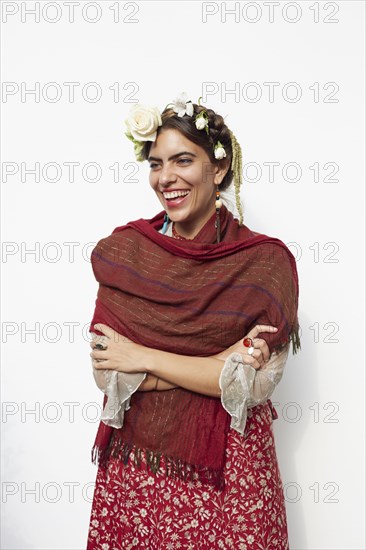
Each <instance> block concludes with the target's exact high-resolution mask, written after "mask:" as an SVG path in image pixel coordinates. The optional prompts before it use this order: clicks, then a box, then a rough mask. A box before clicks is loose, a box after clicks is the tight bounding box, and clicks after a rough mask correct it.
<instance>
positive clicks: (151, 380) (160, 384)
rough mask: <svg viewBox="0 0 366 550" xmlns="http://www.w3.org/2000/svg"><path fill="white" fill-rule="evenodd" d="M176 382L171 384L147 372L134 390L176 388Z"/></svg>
mask: <svg viewBox="0 0 366 550" xmlns="http://www.w3.org/2000/svg"><path fill="white" fill-rule="evenodd" d="M176 387H177V385H176V384H171V383H170V382H167V381H166V380H163V379H162V378H158V377H157V376H154V375H153V374H148V375H147V376H146V378H145V380H144V381H143V382H142V383H141V384H140V385H139V387H138V388H137V390H136V391H153V390H156V391H166V390H172V389H174V388H176Z"/></svg>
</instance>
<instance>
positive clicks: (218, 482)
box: [91, 433, 225, 491]
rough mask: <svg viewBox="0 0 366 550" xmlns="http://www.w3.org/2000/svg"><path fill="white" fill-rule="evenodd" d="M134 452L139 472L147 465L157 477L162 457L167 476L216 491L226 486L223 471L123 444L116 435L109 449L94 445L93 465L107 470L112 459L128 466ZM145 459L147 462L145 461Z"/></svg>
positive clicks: (149, 470)
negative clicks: (193, 482) (209, 486)
mask: <svg viewBox="0 0 366 550" xmlns="http://www.w3.org/2000/svg"><path fill="white" fill-rule="evenodd" d="M132 451H133V464H134V466H135V467H136V468H138V469H139V470H141V469H142V467H143V464H144V463H145V464H146V469H147V471H148V472H150V473H151V474H153V475H156V474H157V472H158V471H159V469H160V467H162V460H161V459H162V457H164V463H165V475H166V477H170V478H173V479H177V478H178V479H181V480H182V481H193V480H197V479H198V480H199V481H201V482H202V483H207V484H210V485H213V486H214V487H215V488H216V489H218V490H220V491H222V490H223V489H224V486H225V481H224V473H223V470H212V469H210V468H207V467H206V466H200V465H197V464H189V463H187V462H184V461H183V460H181V459H179V458H172V457H170V456H166V455H165V454H163V453H161V452H158V451H152V450H149V449H141V448H139V447H136V446H134V445H131V444H129V443H126V442H123V441H122V439H121V438H120V437H118V436H116V434H115V433H114V434H113V436H112V438H111V441H110V444H109V445H108V447H107V448H104V449H103V448H102V447H100V446H98V445H94V447H93V448H92V451H91V455H92V463H93V464H96V465H98V467H100V468H103V469H106V468H107V467H108V461H109V459H110V458H115V459H118V460H120V461H121V462H122V463H123V464H124V466H126V465H127V463H128V460H129V457H130V454H131V452H132ZM143 458H145V460H143Z"/></svg>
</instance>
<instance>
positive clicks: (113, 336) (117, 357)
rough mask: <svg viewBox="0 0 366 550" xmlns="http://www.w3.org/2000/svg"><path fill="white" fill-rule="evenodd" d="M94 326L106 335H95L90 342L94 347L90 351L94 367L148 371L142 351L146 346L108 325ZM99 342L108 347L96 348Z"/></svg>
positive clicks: (130, 371)
mask: <svg viewBox="0 0 366 550" xmlns="http://www.w3.org/2000/svg"><path fill="white" fill-rule="evenodd" d="M94 328H96V329H97V330H99V332H102V333H103V334H104V336H99V335H98V336H94V338H93V339H92V340H91V342H90V347H91V348H93V351H92V352H91V353H90V357H91V358H92V364H93V367H95V368H96V369H112V370H116V371H119V372H126V373H133V372H135V373H136V372H146V368H145V366H144V355H143V353H142V351H143V349H144V346H141V345H140V344H136V343H135V342H133V341H132V340H130V339H129V338H127V336H123V334H119V333H118V332H116V331H115V330H113V329H112V328H110V327H108V326H107V325H103V324H97V325H94ZM97 344H101V345H103V346H104V347H105V348H106V349H96V348H95V346H96V345H97Z"/></svg>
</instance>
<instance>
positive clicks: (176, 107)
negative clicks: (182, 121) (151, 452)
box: [171, 92, 193, 117]
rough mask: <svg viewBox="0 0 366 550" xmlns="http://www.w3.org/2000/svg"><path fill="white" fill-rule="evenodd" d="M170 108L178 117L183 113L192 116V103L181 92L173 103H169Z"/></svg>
mask: <svg viewBox="0 0 366 550" xmlns="http://www.w3.org/2000/svg"><path fill="white" fill-rule="evenodd" d="M171 106H172V109H173V111H174V112H175V113H177V115H178V116H179V117H182V116H184V115H188V116H192V115H193V103H192V101H191V100H190V99H189V100H188V99H187V94H186V93H185V92H182V93H181V94H180V96H178V97H177V98H176V99H175V100H174V101H173V103H172V104H171Z"/></svg>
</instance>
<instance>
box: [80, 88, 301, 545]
mask: <svg viewBox="0 0 366 550" xmlns="http://www.w3.org/2000/svg"><path fill="white" fill-rule="evenodd" d="M126 122H127V137H129V139H131V141H133V143H134V146H135V153H136V157H137V159H138V160H146V159H147V160H148V161H149V164H150V185H151V187H152V189H153V190H154V191H155V193H156V195H157V197H158V199H159V200H160V202H161V204H162V206H163V208H164V210H163V211H162V212H160V213H159V214H157V215H156V216H155V217H154V218H152V219H151V220H144V219H140V220H136V221H134V222H130V223H128V224H126V225H125V226H121V227H118V228H116V229H115V230H114V232H113V233H112V235H111V236H110V237H107V238H106V239H102V240H101V241H99V243H98V244H97V246H96V248H95V249H94V251H93V254H92V263H93V269H94V274H95V276H96V279H97V280H98V281H99V283H100V285H99V290H98V297H97V301H96V309H95V313H94V317H93V320H92V322H91V331H92V334H93V335H94V338H93V341H92V342H91V347H92V348H93V351H92V352H91V357H92V361H93V372H94V376H95V379H96V381H97V384H98V386H99V387H100V388H101V389H103V391H104V392H105V397H104V410H103V415H102V422H101V423H100V426H99V430H98V434H97V437H96V441H95V445H94V448H93V457H94V460H95V459H96V458H97V457H98V461H99V469H98V474H97V481H96V487H95V493H94V500H93V507H92V513H91V520H90V529H89V537H88V547H87V548H88V550H94V549H98V550H117V549H120V548H121V549H122V548H123V549H125V548H126V549H130V548H148V549H150V550H152V549H175V548H181V549H183V548H184V549H192V550H193V549H195V548H204V549H205V548H207V549H216V548H217V549H219V548H223V549H226V548H227V549H229V548H235V549H262V550H263V549H272V548H273V549H286V548H288V538H287V525H286V514H285V505H284V498H283V492H282V484H281V478H280V473H279V470H278V465H277V459H276V453H275V447H274V441H273V432H272V419H273V418H275V417H276V414H275V411H274V409H273V407H272V406H271V403H270V401H269V399H268V398H269V397H270V395H271V393H272V391H273V389H274V387H275V386H276V384H277V383H278V382H279V381H280V379H281V376H282V371H283V367H284V364H285V361H286V358H287V354H288V349H289V343H290V341H292V344H293V351H296V350H297V349H298V347H299V338H298V328H299V327H298V322H297V303H298V284H297V272H296V264H295V260H294V258H293V256H292V254H291V253H290V252H289V250H288V249H287V248H286V246H285V245H284V244H283V243H282V242H281V241H279V240H278V239H274V238H270V237H267V236H265V235H259V234H258V233H255V232H253V231H251V230H249V229H248V228H247V227H246V226H245V225H243V221H242V210H241V204H240V196H239V187H240V184H241V171H242V170H241V150H240V146H239V144H238V142H237V141H236V139H235V136H234V135H233V134H232V132H231V131H230V130H229V129H228V127H227V126H226V124H225V123H224V120H223V118H222V117H221V116H220V115H218V114H216V113H215V112H214V111H212V110H211V109H207V108H205V107H203V106H201V105H200V104H199V102H198V104H192V102H190V101H187V100H186V97H184V96H181V97H180V98H178V100H176V101H175V102H174V103H173V104H171V105H168V106H167V107H166V108H165V110H164V111H163V113H162V114H161V115H160V113H159V111H158V110H157V109H152V108H146V107H144V106H141V105H137V106H136V107H135V108H134V109H133V110H132V113H131V117H130V119H129V120H128V121H126ZM233 180H234V186H235V194H236V201H237V207H238V211H239V214H240V219H239V220H237V219H235V218H234V216H233V214H232V213H231V212H230V211H229V210H228V209H227V207H226V206H225V205H224V204H223V202H222V199H221V197H220V194H221V192H222V191H225V190H227V189H228V188H229V186H230V185H231V183H232V181H233ZM259 333H263V338H257V336H258V335H259Z"/></svg>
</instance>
